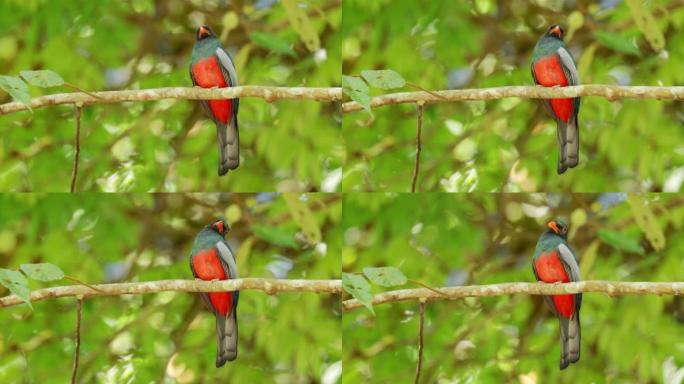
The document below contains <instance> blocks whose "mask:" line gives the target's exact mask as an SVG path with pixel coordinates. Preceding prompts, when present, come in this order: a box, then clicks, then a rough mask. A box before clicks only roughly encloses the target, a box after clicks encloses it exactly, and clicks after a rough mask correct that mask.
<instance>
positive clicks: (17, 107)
mask: <svg viewBox="0 0 684 384" xmlns="http://www.w3.org/2000/svg"><path fill="white" fill-rule="evenodd" d="M91 95H93V96H91ZM244 97H256V98H261V99H264V100H266V101H268V102H271V101H273V100H281V99H296V100H315V101H342V88H307V87H292V88H287V87H267V86H260V85H245V86H242V87H231V88H212V89H206V88H200V87H175V88H151V89H135V90H125V91H103V92H90V93H83V92H72V93H58V94H54V95H47V96H41V97H36V98H35V99H31V102H30V103H29V104H30V105H31V108H33V109H36V108H42V107H48V106H51V105H60V104H77V105H78V104H82V105H91V104H111V103H122V102H128V101H154V100H163V99H180V100H211V99H234V98H244ZM26 109H28V107H27V106H26V105H24V104H22V103H20V102H16V101H15V102H11V103H7V104H2V105H0V115H5V114H8V113H12V112H18V111H23V110H26Z"/></svg>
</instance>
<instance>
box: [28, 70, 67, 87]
mask: <svg viewBox="0 0 684 384" xmlns="http://www.w3.org/2000/svg"><path fill="white" fill-rule="evenodd" d="M19 74H20V75H21V78H22V79H24V80H26V82H27V83H29V84H31V85H33V86H36V87H41V88H49V87H59V86H61V85H64V79H63V78H62V76H60V75H59V74H58V73H57V72H55V71H50V70H40V71H21V72H19Z"/></svg>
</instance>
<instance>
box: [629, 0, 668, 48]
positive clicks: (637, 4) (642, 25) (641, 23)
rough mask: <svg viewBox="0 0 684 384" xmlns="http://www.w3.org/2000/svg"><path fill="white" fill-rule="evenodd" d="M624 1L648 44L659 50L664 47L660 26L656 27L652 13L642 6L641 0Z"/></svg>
mask: <svg viewBox="0 0 684 384" xmlns="http://www.w3.org/2000/svg"><path fill="white" fill-rule="evenodd" d="M625 2H626V3H627V6H629V10H630V11H631V13H632V18H634V21H635V22H636V25H637V27H639V29H640V30H641V33H643V34H644V36H645V37H646V40H647V41H648V44H649V45H650V46H651V48H653V50H654V51H656V52H660V50H661V49H663V48H665V37H664V36H663V32H662V31H661V30H660V27H658V23H657V22H656V19H655V18H654V17H653V14H651V12H650V11H649V10H648V8H646V7H645V6H644V4H643V1H642V0H625Z"/></svg>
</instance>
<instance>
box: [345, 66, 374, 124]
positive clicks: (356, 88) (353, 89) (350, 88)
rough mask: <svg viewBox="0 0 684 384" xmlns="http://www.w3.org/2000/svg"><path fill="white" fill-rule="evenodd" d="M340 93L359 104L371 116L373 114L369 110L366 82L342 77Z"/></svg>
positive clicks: (355, 78)
mask: <svg viewBox="0 0 684 384" xmlns="http://www.w3.org/2000/svg"><path fill="white" fill-rule="evenodd" d="M342 92H344V93H345V94H346V95H347V96H349V97H350V98H351V99H352V100H354V101H356V102H357V103H359V104H361V106H362V107H363V109H365V110H366V111H367V112H368V113H370V115H371V116H373V112H372V111H371V108H370V100H371V98H370V95H368V85H366V82H364V81H363V80H361V79H359V78H358V77H353V76H345V75H342Z"/></svg>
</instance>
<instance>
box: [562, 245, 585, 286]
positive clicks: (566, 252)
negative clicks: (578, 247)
mask: <svg viewBox="0 0 684 384" xmlns="http://www.w3.org/2000/svg"><path fill="white" fill-rule="evenodd" d="M558 253H560V257H561V260H562V261H563V262H564V263H565V264H566V265H567V266H568V267H570V281H580V280H582V278H581V277H580V270H579V265H577V260H575V256H574V255H573V254H572V251H571V250H570V248H568V246H567V245H565V244H561V245H559V246H558Z"/></svg>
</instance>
